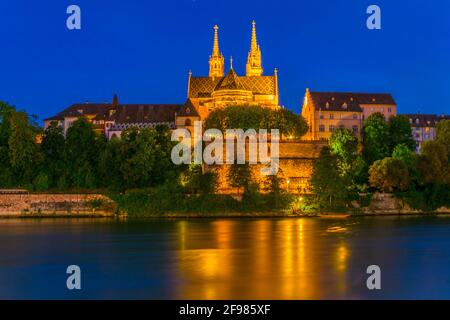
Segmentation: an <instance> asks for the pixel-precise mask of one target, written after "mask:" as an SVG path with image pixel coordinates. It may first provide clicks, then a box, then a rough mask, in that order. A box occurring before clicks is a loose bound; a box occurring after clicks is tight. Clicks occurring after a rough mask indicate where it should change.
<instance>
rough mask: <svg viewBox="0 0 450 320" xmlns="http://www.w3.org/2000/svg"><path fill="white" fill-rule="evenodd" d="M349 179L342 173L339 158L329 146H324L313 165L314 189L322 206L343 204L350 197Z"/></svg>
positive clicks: (331, 206) (312, 178)
mask: <svg viewBox="0 0 450 320" xmlns="http://www.w3.org/2000/svg"><path fill="white" fill-rule="evenodd" d="M348 186H349V181H348V178H347V177H343V176H342V175H341V174H340V169H339V159H338V157H337V156H336V155H335V154H333V153H331V150H330V148H329V147H327V146H326V147H323V148H322V150H321V151H320V155H319V157H318V158H317V159H316V161H315V162H314V165H313V173H312V176H311V187H312V191H313V193H314V194H315V196H316V199H317V202H318V204H319V205H320V206H321V207H322V208H335V207H339V206H343V205H344V204H345V203H346V202H347V200H348V199H349V193H348Z"/></svg>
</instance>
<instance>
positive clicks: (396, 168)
mask: <svg viewBox="0 0 450 320" xmlns="http://www.w3.org/2000/svg"><path fill="white" fill-rule="evenodd" d="M369 182H370V185H371V186H372V187H374V188H377V189H378V190H380V191H382V192H390V193H392V192H394V191H405V190H407V189H408V187H409V183H410V176H409V172H408V168H407V167H406V165H405V164H404V163H403V162H402V161H401V160H397V159H393V158H384V159H383V160H377V161H375V162H374V163H373V164H372V166H371V167H370V169H369Z"/></svg>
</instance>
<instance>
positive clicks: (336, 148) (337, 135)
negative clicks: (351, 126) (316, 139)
mask: <svg viewBox="0 0 450 320" xmlns="http://www.w3.org/2000/svg"><path fill="white" fill-rule="evenodd" d="M328 144H329V146H330V150H331V152H332V153H333V154H335V155H336V156H337V157H338V159H339V168H340V172H341V174H342V175H346V174H349V173H350V172H351V169H352V166H353V163H354V161H355V160H356V157H357V156H358V139H357V138H356V137H355V135H354V134H353V132H351V131H350V130H348V129H337V130H335V131H334V132H333V133H332V134H331V137H330V140H329V143H328Z"/></svg>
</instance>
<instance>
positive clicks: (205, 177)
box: [180, 164, 217, 194]
mask: <svg viewBox="0 0 450 320" xmlns="http://www.w3.org/2000/svg"><path fill="white" fill-rule="evenodd" d="M180 180H181V185H182V186H184V189H185V191H186V192H187V193H189V194H213V193H214V192H215V190H216V186H217V175H216V174H215V172H213V171H208V172H205V173H203V172H202V166H201V165H196V164H190V165H189V166H188V169H187V170H185V171H184V172H182V173H181V175H180Z"/></svg>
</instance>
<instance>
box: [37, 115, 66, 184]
mask: <svg viewBox="0 0 450 320" xmlns="http://www.w3.org/2000/svg"><path fill="white" fill-rule="evenodd" d="M64 150H65V138H64V133H63V128H62V127H61V126H60V125H59V124H58V123H57V122H56V121H53V122H51V123H50V125H49V126H48V127H47V129H46V130H45V131H44V135H43V138H42V143H41V151H42V154H43V156H44V165H43V169H42V170H43V174H45V175H46V177H47V184H48V186H49V187H56V186H57V185H58V182H59V179H60V178H61V177H62V176H64V174H65V172H66V171H67V168H66V163H65V161H64ZM42 180H43V178H42V177H41V179H40V181H41V182H42ZM42 185H45V184H44V183H42V184H41V186H42Z"/></svg>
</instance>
